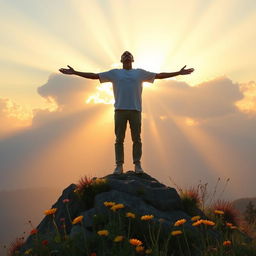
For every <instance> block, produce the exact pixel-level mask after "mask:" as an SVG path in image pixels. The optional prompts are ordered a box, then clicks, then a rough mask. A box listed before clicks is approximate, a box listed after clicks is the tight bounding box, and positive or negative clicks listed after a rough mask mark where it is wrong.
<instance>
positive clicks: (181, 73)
mask: <svg viewBox="0 0 256 256" xmlns="http://www.w3.org/2000/svg"><path fill="white" fill-rule="evenodd" d="M186 66H187V65H185V66H184V67H183V68H182V69H181V70H180V71H179V74H180V75H189V74H191V73H192V72H193V71H194V69H193V68H189V69H185V67H186Z"/></svg>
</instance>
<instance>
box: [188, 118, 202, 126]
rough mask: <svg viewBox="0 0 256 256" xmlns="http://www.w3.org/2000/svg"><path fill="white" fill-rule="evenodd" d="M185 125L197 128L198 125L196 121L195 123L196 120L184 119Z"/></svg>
mask: <svg viewBox="0 0 256 256" xmlns="http://www.w3.org/2000/svg"><path fill="white" fill-rule="evenodd" d="M185 124H186V125H187V126H197V125H198V124H199V123H198V121H196V120H195V119H193V118H186V119H185Z"/></svg>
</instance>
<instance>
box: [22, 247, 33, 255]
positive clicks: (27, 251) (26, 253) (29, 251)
mask: <svg viewBox="0 0 256 256" xmlns="http://www.w3.org/2000/svg"><path fill="white" fill-rule="evenodd" d="M32 251H33V249H32V248H30V249H28V250H26V251H25V252H24V254H25V255H28V254H30V253H32Z"/></svg>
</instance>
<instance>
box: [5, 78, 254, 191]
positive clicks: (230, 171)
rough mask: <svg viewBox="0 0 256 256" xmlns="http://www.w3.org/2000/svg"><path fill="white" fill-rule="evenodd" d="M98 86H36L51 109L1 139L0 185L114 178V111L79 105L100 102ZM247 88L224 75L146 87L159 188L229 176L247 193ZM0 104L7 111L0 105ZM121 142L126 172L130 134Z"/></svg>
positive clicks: (146, 142)
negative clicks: (241, 105) (243, 107)
mask: <svg viewBox="0 0 256 256" xmlns="http://www.w3.org/2000/svg"><path fill="white" fill-rule="evenodd" d="M98 85H99V83H98V82H96V81H90V80H86V79H81V78H77V77H69V76H64V75H59V74H53V75H51V76H50V77H49V80H48V82H47V83H46V84H44V85H42V86H40V87H39V88H38V93H39V94H40V95H41V96H42V97H44V98H45V99H49V100H50V101H51V102H55V104H56V109H54V110H50V109H35V110H34V117H33V120H32V123H31V126H30V127H29V129H26V130H24V131H20V132H19V133H17V134H15V135H13V136H11V137H8V138H6V139H2V140H1V143H0V162H1V176H2V177H1V179H0V187H13V188H22V187H30V186H46V185H47V186H54V185H56V181H57V183H58V186H66V185H68V184H69V183H71V182H75V181H76V180H77V179H78V178H79V177H81V176H83V175H85V174H87V175H88V174H89V175H91V176H94V175H95V176H102V175H106V174H109V172H112V169H113V167H114V132H113V130H114V125H113V107H112V106H110V105H105V104H94V103H90V104H86V103H85V100H86V99H88V97H90V96H92V95H94V94H97V95H98V96H97V97H101V96H102V97H104V90H103V91H100V90H97V86H98ZM243 88H245V85H243ZM250 90H253V86H251V85H247V87H246V90H245V89H244V90H243V89H242V88H241V85H239V84H237V83H234V82H233V81H232V80H230V79H228V78H226V77H220V78H216V79H213V80H211V81H208V82H204V83H201V84H199V85H197V86H195V87H191V86H189V85H188V84H186V83H183V82H177V81H172V80H161V81H159V82H158V84H157V88H154V89H153V88H152V89H150V88H148V89H147V88H144V92H143V103H144V106H143V117H144V120H143V121H144V122H143V125H142V128H143V131H142V138H143V165H144V167H145V169H146V171H148V172H149V174H150V175H153V176H155V177H156V178H158V179H159V180H161V181H162V182H165V183H168V182H167V180H168V176H172V177H173V178H174V180H175V181H176V182H177V183H178V184H180V185H181V186H185V185H186V184H188V185H191V184H193V183H196V182H197V181H199V179H205V180H206V182H209V183H211V184H213V183H214V182H215V181H216V180H217V178H218V177H219V176H221V177H224V178H227V177H230V178H231V181H232V180H233V183H232V184H231V185H232V189H230V194H231V195H232V196H242V195H245V196H250V195H252V194H253V193H254V184H253V181H254V180H255V179H256V174H255V172H254V169H255V166H256V161H255V157H254V149H255V146H256V141H255V136H254V131H255V128H256V117H255V115H252V114H251V113H250V115H249V114H248V113H247V112H244V111H242V110H241V109H240V108H239V107H238V106H237V102H239V101H245V100H246V97H247V96H246V95H245V91H246V92H247V93H248V92H249V91H250ZM250 99H251V98H250ZM1 104H2V109H5V108H6V107H5V106H6V102H5V101H1ZM5 116H6V115H5ZM126 137H127V138H126V141H125V169H127V170H129V169H131V168H133V166H132V159H131V148H132V145H131V140H130V135H129V129H128V132H127V134H126ZM245 184H246V188H245V189H244V186H245ZM170 185H171V184H170Z"/></svg>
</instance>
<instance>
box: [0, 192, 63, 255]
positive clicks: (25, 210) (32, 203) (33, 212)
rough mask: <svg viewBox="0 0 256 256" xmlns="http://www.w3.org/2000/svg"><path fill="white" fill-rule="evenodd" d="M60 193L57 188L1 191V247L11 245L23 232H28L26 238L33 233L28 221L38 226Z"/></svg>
mask: <svg viewBox="0 0 256 256" xmlns="http://www.w3.org/2000/svg"><path fill="white" fill-rule="evenodd" d="M60 192H61V190H60V189H57V188H31V189H18V190H9V191H6V190H2V191H0V207H1V208H0V209H1V211H0V227H1V228H0V245H3V244H6V245H9V243H10V242H11V241H13V240H14V239H15V238H16V237H21V236H22V234H23V232H26V234H24V236H25V237H27V235H28V232H30V231H31V227H30V225H29V224H28V221H29V220H31V221H32V223H34V225H35V226H36V225H37V223H38V222H39V221H40V220H41V219H42V217H43V216H44V210H47V209H50V208H51V206H52V203H53V202H52V198H55V197H56V196H57V195H59V193H60ZM0 251H1V250H0ZM1 255H3V254H1Z"/></svg>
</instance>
